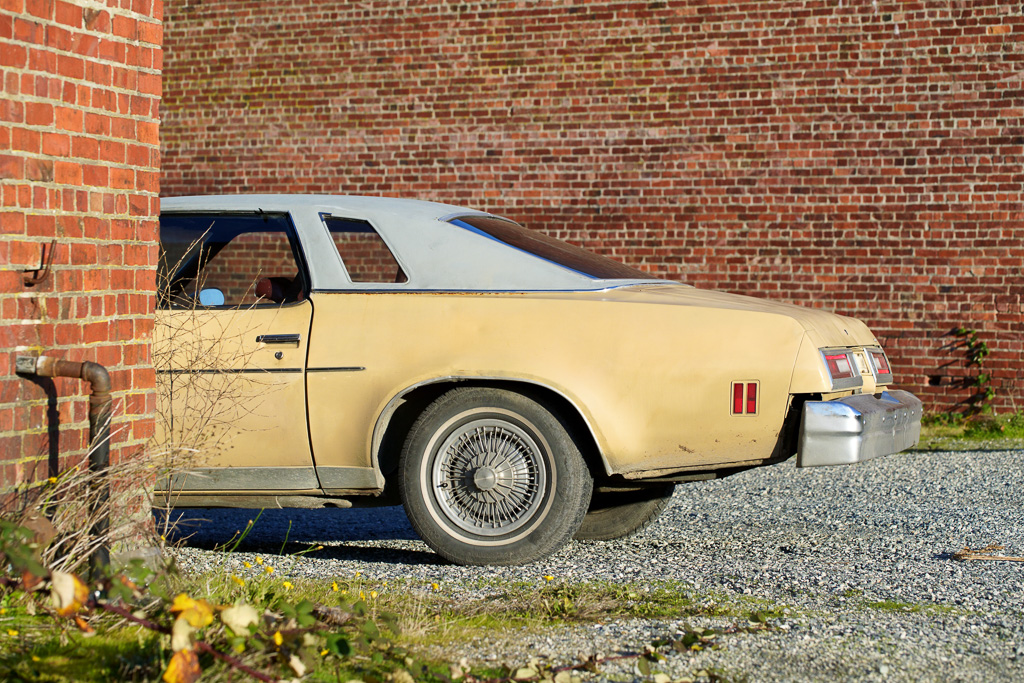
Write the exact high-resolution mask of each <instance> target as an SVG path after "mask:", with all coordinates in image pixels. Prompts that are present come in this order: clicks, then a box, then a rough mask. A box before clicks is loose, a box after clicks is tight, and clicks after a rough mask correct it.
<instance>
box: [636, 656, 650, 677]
mask: <svg viewBox="0 0 1024 683" xmlns="http://www.w3.org/2000/svg"><path fill="white" fill-rule="evenodd" d="M636 668H637V669H639V671H640V673H642V674H643V675H644V676H650V675H651V663H650V661H648V659H647V657H641V658H640V660H639V661H638V662H637V663H636Z"/></svg>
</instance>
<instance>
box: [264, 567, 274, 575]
mask: <svg viewBox="0 0 1024 683" xmlns="http://www.w3.org/2000/svg"><path fill="white" fill-rule="evenodd" d="M263 571H265V572H266V573H268V574H273V573H274V568H273V567H269V566H268V567H267V568H266V569H264V570H263Z"/></svg>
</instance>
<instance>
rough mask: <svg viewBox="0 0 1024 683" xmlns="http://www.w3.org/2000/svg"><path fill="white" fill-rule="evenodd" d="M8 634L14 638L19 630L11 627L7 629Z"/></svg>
mask: <svg viewBox="0 0 1024 683" xmlns="http://www.w3.org/2000/svg"><path fill="white" fill-rule="evenodd" d="M7 635H9V636H10V637H11V638H13V637H14V636H16V635H18V632H17V631H15V630H14V629H13V628H9V629H7Z"/></svg>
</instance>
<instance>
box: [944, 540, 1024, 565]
mask: <svg viewBox="0 0 1024 683" xmlns="http://www.w3.org/2000/svg"><path fill="white" fill-rule="evenodd" d="M1003 548H1004V546H1001V545H995V544H994V543H993V544H992V545H987V546H985V547H984V548H977V549H972V548H968V547H966V546H964V548H963V550H958V551H956V552H955V553H953V559H954V560H958V561H960V562H966V561H967V560H1002V561H1004V562H1024V557H1010V556H1008V555H996V554H995V552H996V551H997V550H1002V549H1003Z"/></svg>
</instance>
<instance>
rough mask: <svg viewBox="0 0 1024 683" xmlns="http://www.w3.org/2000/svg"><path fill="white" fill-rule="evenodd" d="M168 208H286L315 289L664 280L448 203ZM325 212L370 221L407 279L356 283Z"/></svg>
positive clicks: (337, 201)
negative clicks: (546, 252)
mask: <svg viewBox="0 0 1024 683" xmlns="http://www.w3.org/2000/svg"><path fill="white" fill-rule="evenodd" d="M160 203H161V211H162V212H165V213H169V212H173V213H217V212H228V213H250V212H260V211H263V212H266V213H288V214H290V215H291V218H292V223H293V224H294V226H295V228H296V230H297V232H298V235H299V239H300V241H301V242H302V245H303V251H304V253H305V257H306V262H307V266H308V267H309V271H310V277H311V279H312V284H313V289H314V290H358V289H371V290H382V289H383V290H408V291H423V290H439V291H580V290H600V289H608V288H611V287H622V286H626V285H632V284H640V283H651V282H665V281H664V280H657V279H655V278H651V279H595V278H593V277H590V276H588V275H585V274H583V273H580V272H578V271H575V270H572V269H570V268H567V267H564V266H561V265H559V264H557V263H554V262H552V261H548V260H545V259H543V258H540V257H538V256H536V255H533V254H531V253H529V252H526V251H522V250H520V249H516V248H514V247H511V246H509V245H507V244H505V243H503V242H500V241H497V240H495V239H491V238H489V237H487V236H486V235H482V234H479V233H476V232H473V231H471V230H467V229H465V228H463V227H460V226H457V225H453V224H451V223H450V222H448V221H450V220H451V219H454V218H459V217H470V216H490V215H493V214H488V213H485V212H482V211H476V210H473V209H465V208H462V207H458V206H454V205H451V204H441V203H436V202H427V201H419V200H414V199H395V198H389V197H360V196H333V195H211V196H194V197H169V198H162V199H161V202H160ZM324 216H335V217H339V218H349V219H357V220H364V221H367V222H369V223H370V224H371V225H372V226H373V227H374V228H375V229H376V230H377V232H378V233H379V234H380V236H381V237H382V238H383V240H384V241H385V243H387V245H388V246H389V247H390V249H391V251H392V252H393V253H394V255H395V258H396V259H397V260H398V262H399V264H400V265H401V267H402V270H403V271H404V272H405V274H406V275H407V276H408V281H407V282H402V283H353V282H352V281H351V280H350V279H349V277H348V274H347V271H345V268H344V264H343V263H342V262H341V257H340V256H339V255H338V252H337V249H336V248H335V246H334V243H333V242H332V240H331V237H330V234H329V232H328V230H327V227H326V226H325V224H324V221H323V217H324Z"/></svg>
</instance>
